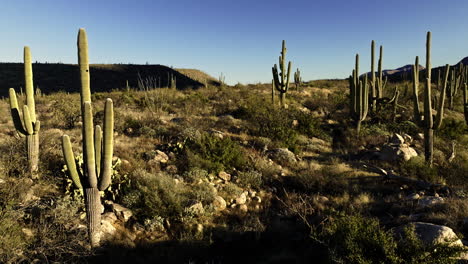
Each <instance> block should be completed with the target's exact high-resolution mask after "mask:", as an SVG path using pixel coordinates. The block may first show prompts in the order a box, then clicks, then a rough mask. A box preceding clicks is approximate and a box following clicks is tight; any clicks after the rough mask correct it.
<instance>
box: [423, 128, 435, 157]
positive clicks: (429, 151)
mask: <svg viewBox="0 0 468 264" xmlns="http://www.w3.org/2000/svg"><path fill="white" fill-rule="evenodd" d="M424 157H425V160H426V162H427V163H428V164H429V165H430V166H431V165H432V160H433V158H434V129H431V128H428V129H424Z"/></svg>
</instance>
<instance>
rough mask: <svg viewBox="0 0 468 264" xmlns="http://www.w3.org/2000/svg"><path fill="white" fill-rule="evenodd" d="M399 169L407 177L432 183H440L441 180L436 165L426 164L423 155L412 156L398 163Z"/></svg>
mask: <svg viewBox="0 0 468 264" xmlns="http://www.w3.org/2000/svg"><path fill="white" fill-rule="evenodd" d="M400 170H401V173H402V175H405V176H407V177H413V178H417V179H421V180H425V181H429V182H433V183H440V181H441V180H442V179H441V177H439V172H438V169H437V167H435V166H433V167H430V166H427V164H426V162H425V160H424V157H420V156H418V157H413V158H411V159H410V160H408V161H405V162H402V163H401V164H400Z"/></svg>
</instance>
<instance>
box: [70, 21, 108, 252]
mask: <svg viewBox="0 0 468 264" xmlns="http://www.w3.org/2000/svg"><path fill="white" fill-rule="evenodd" d="M78 63H79V66H80V75H81V102H82V105H81V113H82V119H83V130H82V132H83V167H82V168H77V164H76V163H75V157H74V154H73V150H72V146H71V142H70V138H69V137H68V136H67V135H64V136H63V137H62V147H63V155H64V157H65V162H66V164H67V167H68V171H69V173H70V177H71V178H72V181H73V183H74V184H75V186H76V187H77V188H79V189H81V190H82V191H83V192H84V195H85V207H86V215H87V222H88V232H89V241H90V244H91V246H92V247H98V246H99V245H100V227H101V212H102V205H101V199H100V194H99V192H100V191H104V190H105V189H107V187H109V185H110V183H111V174H112V155H113V144H114V143H113V142H114V138H113V136H114V110H113V103H112V100H111V99H109V98H107V100H106V103H105V107H104V127H103V129H102V130H101V127H100V126H96V127H94V123H93V112H92V105H91V90H90V88H89V87H90V85H89V64H88V43H87V38H86V32H85V31H84V29H80V31H79V33H78Z"/></svg>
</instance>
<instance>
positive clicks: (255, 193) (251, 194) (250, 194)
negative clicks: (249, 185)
mask: <svg viewBox="0 0 468 264" xmlns="http://www.w3.org/2000/svg"><path fill="white" fill-rule="evenodd" d="M256 195H257V192H256V191H249V196H250V197H252V198H254V197H255V196H256Z"/></svg>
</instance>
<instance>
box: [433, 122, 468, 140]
mask: <svg viewBox="0 0 468 264" xmlns="http://www.w3.org/2000/svg"><path fill="white" fill-rule="evenodd" d="M467 132H468V126H467V125H466V123H465V121H462V120H461V121H457V120H455V119H451V118H447V119H445V120H444V122H442V126H441V127H440V129H438V130H436V135H437V136H439V137H441V138H444V139H448V140H458V139H459V138H460V137H462V136H463V135H464V134H466V133H467Z"/></svg>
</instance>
